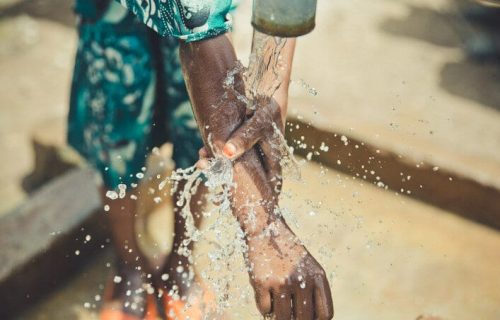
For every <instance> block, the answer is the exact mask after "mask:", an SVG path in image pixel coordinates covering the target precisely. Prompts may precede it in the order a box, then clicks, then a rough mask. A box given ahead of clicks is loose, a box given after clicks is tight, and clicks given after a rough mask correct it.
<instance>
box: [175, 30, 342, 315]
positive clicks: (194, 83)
mask: <svg viewBox="0 0 500 320" xmlns="http://www.w3.org/2000/svg"><path fill="white" fill-rule="evenodd" d="M180 54H181V61H182V64H183V71H184V76H185V79H186V84H187V87H188V91H189V94H190V98H191V103H192V105H193V110H194V113H195V115H196V119H197V121H198V124H199V127H200V131H201V133H202V136H203V138H204V140H205V144H206V145H207V142H208V138H209V135H210V139H211V141H210V142H211V144H212V145H213V146H214V147H215V150H216V152H221V151H222V150H223V148H224V145H225V142H226V141H227V139H228V138H229V137H230V135H231V134H232V133H233V132H234V131H235V130H236V129H237V128H238V127H239V126H240V125H241V124H242V123H243V121H244V119H245V113H246V110H245V108H246V107H245V105H243V104H242V103H241V102H240V101H239V100H238V99H236V97H235V96H232V95H231V94H228V95H227V97H226V98H224V94H225V93H227V92H226V90H224V88H223V86H222V83H223V81H224V79H225V78H226V75H227V73H228V71H230V70H232V69H233V68H234V66H235V64H236V61H237V60H236V55H235V53H234V49H233V46H232V44H231V42H230V41H229V39H228V38H227V36H225V35H221V36H218V37H215V38H212V39H208V40H204V41H198V42H191V43H182V44H181V46H180ZM236 87H237V89H238V91H239V92H241V93H244V87H243V83H242V81H241V79H240V81H236ZM234 182H235V183H236V185H237V186H236V188H235V191H234V194H233V199H232V201H233V208H234V210H233V211H234V213H235V215H236V217H237V219H238V221H239V223H240V225H241V227H242V229H243V231H244V232H245V233H246V236H247V239H246V240H247V244H248V247H249V252H248V256H247V258H248V263H249V266H250V267H251V269H250V276H251V283H252V285H253V287H254V289H255V292H256V299H257V305H258V307H259V310H260V311H261V312H262V314H270V313H273V314H274V315H275V316H276V318H277V319H287V320H288V319H290V317H291V315H292V314H294V315H295V317H296V318H297V319H308V320H309V319H310V320H312V319H330V318H331V317H332V316H333V304H332V300H331V294H330V288H329V285H328V281H327V279H326V275H325V272H324V270H323V269H322V268H321V266H320V265H319V264H318V262H317V261H316V260H314V258H313V257H312V256H311V255H310V254H309V253H308V252H307V250H306V249H305V248H304V247H303V246H302V245H301V244H300V242H299V241H298V240H297V239H296V237H295V235H294V234H293V233H292V231H291V230H290V229H289V228H288V226H287V225H286V223H285V222H284V220H283V219H282V218H281V217H280V216H279V214H276V213H275V211H274V210H275V208H277V199H276V193H275V192H274V190H272V188H271V186H270V183H269V176H268V173H267V172H266V169H265V168H264V166H263V164H262V162H261V160H260V158H259V155H258V154H257V151H256V149H255V148H252V149H250V150H249V151H248V152H246V153H245V154H243V155H242V156H241V157H240V158H238V160H236V161H235V162H234ZM249 201H251V202H252V203H254V204H256V207H255V208H253V209H249V208H248V206H246V205H247V204H248V202H249ZM292 305H293V307H292Z"/></svg>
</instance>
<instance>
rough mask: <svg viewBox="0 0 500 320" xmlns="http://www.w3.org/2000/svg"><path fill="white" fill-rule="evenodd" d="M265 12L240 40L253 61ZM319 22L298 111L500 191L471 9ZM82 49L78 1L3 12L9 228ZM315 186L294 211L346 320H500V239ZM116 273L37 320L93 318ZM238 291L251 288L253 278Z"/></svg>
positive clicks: (489, 82) (400, 4) (359, 6)
mask: <svg viewBox="0 0 500 320" xmlns="http://www.w3.org/2000/svg"><path fill="white" fill-rule="evenodd" d="M249 3H250V1H246V2H244V4H243V8H242V9H241V10H240V11H239V12H238V14H237V17H236V22H237V24H236V27H235V34H234V39H235V45H236V48H237V51H238V53H239V54H240V56H241V57H242V59H243V60H244V59H245V57H246V56H247V55H248V51H249V43H250V42H249V37H250V34H251V29H250V27H249V24H248V21H249V16H250V13H249V12H250V4H249ZM317 24H318V26H317V29H316V31H315V32H314V33H312V34H311V35H309V36H307V37H304V38H301V39H300V40H299V44H298V51H297V56H296V61H295V67H294V74H293V79H294V83H293V85H292V91H291V97H292V99H291V102H290V109H291V113H293V114H298V115H299V116H301V117H304V118H306V119H309V120H311V121H314V123H315V125H318V126H321V127H324V128H332V130H335V131H336V132H344V133H345V134H346V135H351V136H353V137H356V138H358V139H359V140H362V141H367V142H370V143H372V144H374V145H377V146H380V148H381V149H382V150H384V149H390V150H393V151H396V152H397V153H399V154H401V155H404V156H409V157H411V158H412V159H414V160H415V161H429V162H432V163H436V164H437V165H439V166H441V167H446V168H447V169H449V170H454V171H457V172H460V173H462V174H464V175H466V176H471V177H474V179H477V180H479V181H482V182H484V183H485V184H489V185H494V186H499V185H500V126H499V125H498V123H500V112H499V111H500V90H498V87H499V86H500V68H499V66H498V65H496V64H476V63H472V62H470V61H468V60H467V59H466V58H465V57H464V54H463V51H462V47H463V44H464V41H465V39H466V38H467V37H468V36H470V35H471V34H472V35H473V34H474V32H476V31H475V30H474V29H473V28H471V27H469V26H467V25H466V24H464V21H463V19H462V18H461V17H460V15H459V14H458V11H457V2H455V1H452V0H434V1H430V0H420V1H417V0H405V1H393V0H382V1H376V2H369V1H368V2H367V1H361V0H338V1H319V10H318V21H317ZM75 43H76V33H75V30H74V27H73V17H72V15H71V1H68V0H24V1H23V0H0V111H1V116H0V150H2V157H1V158H0V214H2V213H5V212H8V211H9V209H12V208H13V207H15V206H16V205H18V204H19V203H20V202H21V201H23V200H24V199H25V198H26V196H27V195H26V194H25V193H24V191H23V189H22V187H21V182H22V179H23V177H24V176H26V174H28V173H29V172H30V170H31V167H32V160H33V159H32V157H33V155H32V151H31V147H30V142H29V141H30V136H31V132H32V131H33V130H34V129H35V128H36V127H38V126H39V125H40V124H41V123H44V122H47V121H52V120H53V119H55V121H58V122H60V123H64V119H65V116H66V113H67V105H68V100H69V99H68V97H69V85H70V79H71V70H72V62H73V58H74V51H75ZM301 79H303V80H304V81H305V82H306V83H308V84H309V85H310V86H312V87H314V88H315V89H317V91H318V95H317V96H313V95H311V94H309V93H308V90H306V89H305V88H304V86H305V85H304V84H303V83H302V82H301V81H300V80H301ZM63 134H64V133H63V132H62V131H61V137H62V136H63ZM306 139H307V137H306ZM304 175H305V176H306V180H307V182H303V183H289V184H288V187H289V188H290V189H291V191H290V192H291V193H292V194H293V195H294V196H293V197H292V199H289V198H287V199H286V200H285V202H286V205H287V206H288V207H290V208H291V209H293V210H292V212H295V213H296V220H297V223H298V226H297V225H295V226H294V228H296V230H297V232H298V233H299V235H301V236H302V237H303V238H304V239H305V240H306V241H307V242H308V243H309V245H310V248H311V251H312V252H313V253H314V254H315V255H316V256H317V257H318V259H319V260H320V261H321V262H322V263H323V264H324V265H325V267H326V269H327V271H328V273H329V275H330V278H331V280H332V283H331V284H332V288H333V292H334V300H335V303H336V311H337V316H336V318H337V319H348V320H350V319H360V320H361V319H367V318H376V319H395V320H396V319H398V320H399V319H415V318H416V317H417V316H418V315H420V314H435V315H438V316H441V317H443V319H445V320H446V319H448V320H460V319H463V320H469V319H484V320H497V319H500V307H499V306H498V301H500V290H499V288H500V285H499V284H498V271H497V269H498V266H500V250H498V249H499V248H500V235H499V234H498V233H497V232H495V231H492V230H490V229H488V228H485V227H482V226H478V225H476V224H474V223H471V222H469V221H466V220H463V219H461V218H458V217H456V216H455V215H452V214H450V213H447V212H444V211H442V210H439V209H436V208H434V207H431V206H428V205H425V204H423V203H419V202H416V201H413V200H410V199H408V198H405V197H402V196H399V195H395V194H394V193H391V192H389V191H384V190H382V189H379V188H375V187H373V186H369V185H363V184H362V183H361V182H359V181H357V180H352V179H351V178H350V177H347V176H344V175H341V174H339V173H337V172H335V171H328V172H325V171H324V170H323V169H321V168H320V167H319V166H318V165H314V164H310V165H307V166H306V167H305V168H304ZM320 202H321V205H318V204H319V203H320ZM311 205H316V206H317V207H318V209H316V211H317V212H316V214H313V215H311V214H310V212H311ZM199 250H200V252H206V248H203V247H200V248H199ZM110 260H111V257H110V254H109V253H105V254H103V256H101V257H99V258H98V259H97V260H96V261H95V263H93V264H92V265H91V266H90V267H89V269H88V270H87V271H86V272H85V273H83V274H81V275H78V277H76V278H75V280H74V281H73V282H71V283H69V284H67V285H66V286H65V287H64V288H62V289H61V290H60V291H58V292H56V293H55V294H54V295H53V296H51V297H47V299H46V301H44V302H43V303H41V304H40V305H38V306H36V307H34V308H33V309H31V310H30V311H28V312H27V313H26V314H25V315H24V316H23V317H22V319H82V320H83V319H92V315H94V316H95V314H94V313H93V311H94V310H95V308H97V307H98V302H96V301H95V300H96V299H95V295H97V294H100V295H102V285H103V283H104V280H105V278H106V270H108V268H107V267H106V263H107V262H109V261H110ZM202 261H203V260H202ZM240 263H241V261H240ZM200 264H201V265H202V264H203V263H202V262H200ZM237 264H238V262H237V261H236V262H235V270H236V269H237ZM235 283H236V284H238V285H240V286H241V287H242V288H247V289H248V286H247V279H246V278H245V276H244V274H243V273H241V272H240V273H238V277H237V280H235ZM85 303H88V305H89V306H90V308H86V307H85V306H88V305H87V304H85ZM231 310H232V311H231V313H230V314H231V315H232V316H231V317H230V319H233V318H235V319H236V318H243V319H252V318H256V315H255V309H254V308H253V302H252V299H250V298H248V300H247V303H245V304H244V305H242V304H241V303H239V304H237V305H235V306H234V307H233V309H231Z"/></svg>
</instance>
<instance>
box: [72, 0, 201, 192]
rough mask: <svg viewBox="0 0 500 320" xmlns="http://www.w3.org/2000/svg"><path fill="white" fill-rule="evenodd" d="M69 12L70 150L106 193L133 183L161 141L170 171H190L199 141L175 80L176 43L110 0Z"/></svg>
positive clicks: (84, 0) (85, 0) (94, 0)
mask: <svg viewBox="0 0 500 320" xmlns="http://www.w3.org/2000/svg"><path fill="white" fill-rule="evenodd" d="M161 1H163V0H161ZM76 10H77V13H78V14H79V15H80V22H79V26H78V32H79V43H78V49H77V55H76V63H75V69H74V75H73V82H72V90H71V100H70V112H69V121H68V141H69V143H70V144H71V145H72V146H73V147H74V148H75V149H77V150H78V151H79V152H80V153H81V154H82V155H83V156H84V157H85V158H86V159H87V160H88V161H89V162H90V163H91V164H93V165H94V166H95V167H96V168H97V169H98V170H99V171H100V172H101V174H102V177H103V180H104V183H105V185H106V186H107V187H108V188H110V189H116V188H117V186H118V184H120V183H124V184H132V183H135V182H137V180H138V179H139V178H140V177H141V176H142V175H141V173H142V171H143V167H144V166H145V159H146V156H147V155H148V153H149V152H150V151H151V150H152V148H154V147H155V146H159V145H161V144H163V143H165V142H166V141H171V142H172V143H173V145H174V155H173V158H174V161H175V162H176V165H177V167H187V166H191V165H193V164H194V162H195V161H196V160H197V158H198V150H199V148H200V147H201V146H202V140H201V138H200V136H199V131H198V128H197V125H196V122H195V119H194V116H193V113H192V111H191V105H190V102H189V98H188V94H187V91H186V86H185V83H184V79H183V75H182V70H181V64H180V60H179V55H178V45H179V40H178V39H176V38H174V37H160V36H159V35H158V34H156V33H155V32H153V31H152V30H151V29H150V28H148V27H146V26H145V25H144V23H143V22H142V21H141V20H139V19H138V18H137V16H136V15H134V14H132V13H131V12H130V11H128V10H127V9H126V8H125V7H123V6H121V5H120V4H118V3H117V2H113V1H112V0H77V6H76Z"/></svg>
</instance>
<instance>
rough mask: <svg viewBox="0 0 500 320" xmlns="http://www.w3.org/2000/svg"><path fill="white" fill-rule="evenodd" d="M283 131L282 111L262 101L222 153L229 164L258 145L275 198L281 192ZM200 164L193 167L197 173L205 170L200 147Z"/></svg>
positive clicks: (204, 153) (204, 155) (205, 153)
mask: <svg viewBox="0 0 500 320" xmlns="http://www.w3.org/2000/svg"><path fill="white" fill-rule="evenodd" d="M283 130H284V119H283V117H282V113H281V108H280V106H279V105H278V103H277V102H276V101H275V100H274V99H271V100H269V101H268V100H264V99H262V102H260V103H259V105H258V106H257V109H256V110H255V111H254V112H253V114H251V115H250V116H249V117H248V118H247V119H246V120H245V122H243V124H242V125H241V126H240V127H239V128H238V129H236V131H235V132H234V133H233V134H232V135H231V137H230V138H229V139H228V141H227V142H226V144H225V145H224V148H223V150H222V153H223V155H224V156H226V157H227V158H229V159H231V160H236V159H238V158H239V157H241V156H242V155H243V154H244V153H245V152H247V151H248V150H250V149H252V148H253V147H254V146H256V145H257V149H258V150H259V152H260V153H261V155H262V157H261V159H262V162H263V163H262V164H263V166H264V169H265V170H266V174H267V178H268V181H269V182H270V183H271V184H272V188H273V190H274V191H275V192H277V193H278V194H279V193H280V192H281V183H282V176H281V166H280V159H281V156H282V155H281V149H280V148H282V147H283V146H281V143H282V139H283V138H282V137H280V135H281V134H282V133H283ZM199 157H200V159H199V161H198V162H197V163H196V166H197V167H198V168H199V169H202V170H203V169H205V168H207V167H208V158H209V152H208V150H207V149H206V148H205V147H203V148H201V149H200V151H199Z"/></svg>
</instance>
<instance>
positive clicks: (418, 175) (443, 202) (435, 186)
mask: <svg viewBox="0 0 500 320" xmlns="http://www.w3.org/2000/svg"><path fill="white" fill-rule="evenodd" d="M288 128H290V129H291V130H289V129H288ZM286 137H287V140H288V141H289V143H290V145H292V146H294V147H295V150H296V153H297V154H300V155H302V156H307V154H308V153H309V152H311V148H306V149H303V148H300V147H297V145H298V144H300V141H301V139H302V138H301V137H306V139H307V145H308V146H311V145H314V146H315V150H316V151H318V152H317V153H315V154H313V155H312V159H313V160H315V161H318V162H320V163H323V164H325V165H327V166H329V167H332V168H334V169H335V170H340V171H342V172H345V173H348V174H351V175H353V176H355V177H357V178H359V179H363V180H366V181H368V182H371V183H374V184H375V185H378V186H380V187H381V188H386V189H391V190H394V191H396V192H398V193H400V194H401V195H406V196H410V197H413V198H416V199H419V200H422V201H424V202H427V203H430V204H432V205H435V206H437V207H440V208H443V209H445V210H448V211H452V212H455V213H457V214H459V215H461V216H463V217H465V218H468V219H471V220H473V221H476V222H479V223H482V224H485V225H487V226H490V227H492V228H495V229H497V230H500V190H499V189H497V188H495V187H492V186H488V185H484V184H481V183H480V182H478V181H476V180H474V179H473V178H471V177H466V176H461V175H459V174H456V173H453V172H451V171H449V170H446V168H437V167H436V166H434V165H433V164H431V163H422V162H416V161H414V160H412V159H409V158H404V157H402V156H400V155H397V154H395V153H392V152H390V151H388V150H379V149H377V148H376V147H374V146H371V145H368V144H366V143H363V142H361V141H358V140H356V139H352V138H351V137H347V136H343V135H342V133H336V132H331V131H326V130H323V129H320V128H317V127H315V126H313V125H311V124H308V123H305V122H304V121H302V120H299V119H297V118H290V119H288V125H287V132H286ZM323 142H324V143H325V144H326V145H327V146H328V147H329V150H328V152H323V151H320V150H318V148H319V146H321V144H322V143H323ZM377 177H378V178H377Z"/></svg>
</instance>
